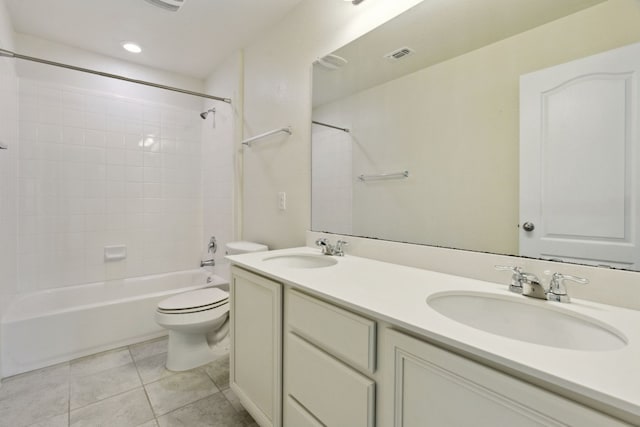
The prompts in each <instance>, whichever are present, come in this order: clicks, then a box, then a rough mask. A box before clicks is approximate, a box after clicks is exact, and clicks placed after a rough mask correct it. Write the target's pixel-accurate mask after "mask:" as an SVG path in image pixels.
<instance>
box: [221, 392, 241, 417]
mask: <svg viewBox="0 0 640 427" xmlns="http://www.w3.org/2000/svg"><path fill="white" fill-rule="evenodd" d="M222 393H224V396H225V397H226V398H227V400H228V401H229V403H231V405H233V407H234V409H235V410H236V411H238V412H240V411H244V410H245V409H244V407H243V406H242V404H241V403H240V399H238V396H236V394H235V393H234V392H233V390H231V389H230V388H228V389H226V390H223V391H222Z"/></svg>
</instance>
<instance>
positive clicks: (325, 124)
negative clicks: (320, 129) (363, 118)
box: [311, 120, 351, 133]
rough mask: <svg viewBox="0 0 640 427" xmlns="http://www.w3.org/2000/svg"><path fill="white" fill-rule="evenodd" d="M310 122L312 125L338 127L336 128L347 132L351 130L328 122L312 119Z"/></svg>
mask: <svg viewBox="0 0 640 427" xmlns="http://www.w3.org/2000/svg"><path fill="white" fill-rule="evenodd" d="M311 123H313V124H314V125H320V126H325V127H328V128H331V129H338V130H341V131H342V132H347V133H349V132H351V130H350V129H349V128H341V127H339V126H334V125H330V124H328V123H322V122H317V121H315V120H312V121H311Z"/></svg>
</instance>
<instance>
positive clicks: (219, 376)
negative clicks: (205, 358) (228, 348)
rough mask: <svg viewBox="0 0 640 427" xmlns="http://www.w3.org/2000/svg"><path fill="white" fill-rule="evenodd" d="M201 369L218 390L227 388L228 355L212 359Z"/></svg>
mask: <svg viewBox="0 0 640 427" xmlns="http://www.w3.org/2000/svg"><path fill="white" fill-rule="evenodd" d="M203 369H204V370H205V372H206V373H207V375H209V377H211V379H212V380H213V382H214V383H215V384H216V386H218V388H219V389H220V390H225V389H227V388H229V355H226V356H223V357H221V358H219V359H216V360H214V361H213V362H211V363H209V364H207V365H205V366H204V367H203Z"/></svg>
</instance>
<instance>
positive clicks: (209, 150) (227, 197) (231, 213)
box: [202, 52, 242, 275]
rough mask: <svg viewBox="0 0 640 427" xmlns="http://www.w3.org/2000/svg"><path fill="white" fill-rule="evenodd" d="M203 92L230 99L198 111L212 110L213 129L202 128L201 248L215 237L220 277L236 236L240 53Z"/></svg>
mask: <svg viewBox="0 0 640 427" xmlns="http://www.w3.org/2000/svg"><path fill="white" fill-rule="evenodd" d="M205 90H206V92H207V93H211V94H216V95H217V96H222V97H225V98H231V99H232V103H231V104H225V103H222V102H212V101H204V106H203V108H202V111H206V110H208V109H210V108H212V107H214V108H215V109H216V114H215V128H213V126H212V125H213V118H212V117H211V116H209V117H207V120H206V122H205V124H204V126H203V127H202V205H203V218H202V222H203V234H202V238H203V240H202V247H203V248H206V246H207V244H208V242H209V238H210V237H211V236H215V237H216V240H217V242H218V252H217V253H216V254H215V256H214V259H215V260H216V271H217V272H218V273H219V274H221V275H224V274H226V273H227V270H228V262H227V260H225V258H224V255H225V245H226V244H227V243H228V242H230V241H234V240H237V239H238V236H239V232H238V231H237V227H239V221H236V218H237V217H238V212H239V210H238V209H236V207H235V203H236V197H235V196H234V194H235V193H236V192H235V191H234V190H235V189H236V187H237V186H238V185H239V179H238V177H236V173H239V172H241V164H239V161H240V160H241V157H240V156H239V155H237V154H238V153H239V151H238V150H239V143H240V138H241V126H238V125H237V124H238V123H241V122H242V52H237V53H236V54H234V55H232V56H231V57H230V58H228V59H227V60H226V61H225V62H224V63H223V64H222V65H221V66H219V67H218V68H217V69H216V71H215V72H214V73H212V74H211V75H210V76H209V77H208V78H207V80H206V81H205ZM234 165H237V167H234ZM202 257H203V259H209V258H211V257H212V254H210V253H207V251H206V249H205V250H204V251H203V253H202Z"/></svg>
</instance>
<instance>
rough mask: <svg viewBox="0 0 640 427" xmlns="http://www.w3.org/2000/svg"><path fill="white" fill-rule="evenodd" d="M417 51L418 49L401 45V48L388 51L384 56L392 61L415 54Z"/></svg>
mask: <svg viewBox="0 0 640 427" xmlns="http://www.w3.org/2000/svg"><path fill="white" fill-rule="evenodd" d="M415 52H416V51H415V50H413V49H411V48H410V47H401V48H400V49H396V50H394V51H393V52H389V53H387V54H386V55H385V56H384V57H385V58H386V59H388V60H390V61H397V60H398V59H401V58H404V57H405V56H409V55H413V54H414V53H415Z"/></svg>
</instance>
